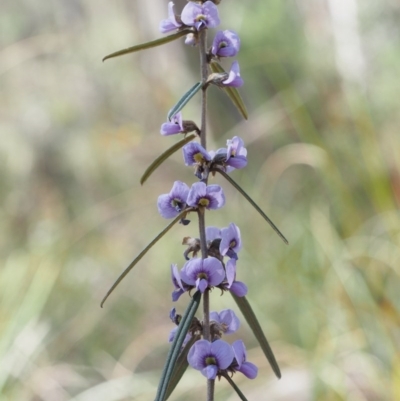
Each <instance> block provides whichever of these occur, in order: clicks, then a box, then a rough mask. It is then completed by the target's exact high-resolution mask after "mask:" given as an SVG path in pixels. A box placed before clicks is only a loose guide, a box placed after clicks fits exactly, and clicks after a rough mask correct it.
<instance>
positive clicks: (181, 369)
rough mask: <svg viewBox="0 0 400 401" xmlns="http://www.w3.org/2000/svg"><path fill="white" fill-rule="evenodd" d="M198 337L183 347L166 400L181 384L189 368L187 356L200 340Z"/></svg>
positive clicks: (192, 338)
mask: <svg viewBox="0 0 400 401" xmlns="http://www.w3.org/2000/svg"><path fill="white" fill-rule="evenodd" d="M198 339H199V338H198V337H195V336H193V337H191V339H190V340H189V341H188V342H187V344H186V345H185V346H184V347H183V350H182V351H181V353H180V354H179V357H178V359H177V361H176V363H175V366H174V371H173V372H172V376H171V380H170V381H169V385H168V388H167V392H166V394H165V400H167V399H168V398H169V396H170V395H171V394H172V392H173V391H174V390H175V387H176V386H177V384H178V383H179V382H180V380H181V378H182V376H183V374H184V373H185V372H186V369H187V367H188V366H189V362H188V360H187V355H188V353H189V350H190V348H192V345H193V344H194V343H195V342H196V341H197V340H198Z"/></svg>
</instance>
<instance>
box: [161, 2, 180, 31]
mask: <svg viewBox="0 0 400 401" xmlns="http://www.w3.org/2000/svg"><path fill="white" fill-rule="evenodd" d="M181 26H182V23H181V22H179V21H178V20H177V18H176V15H175V12H174V3H173V2H172V1H170V2H169V3H168V19H164V20H162V21H161V22H160V27H159V29H160V32H161V33H167V32H171V31H174V30H175V29H178V28H179V27H181Z"/></svg>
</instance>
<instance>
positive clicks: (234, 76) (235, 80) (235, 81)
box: [222, 61, 243, 88]
mask: <svg viewBox="0 0 400 401" xmlns="http://www.w3.org/2000/svg"><path fill="white" fill-rule="evenodd" d="M222 84H223V85H224V86H233V87H234V88H238V87H239V86H242V85H243V79H242V78H241V77H240V68H239V63H238V62H237V61H234V62H233V63H232V67H231V70H230V71H229V76H228V78H227V79H226V80H225V81H222Z"/></svg>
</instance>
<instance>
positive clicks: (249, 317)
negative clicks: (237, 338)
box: [230, 291, 282, 379]
mask: <svg viewBox="0 0 400 401" xmlns="http://www.w3.org/2000/svg"><path fill="white" fill-rule="evenodd" d="M230 293H231V295H232V297H233V299H234V300H235V302H236V303H237V305H238V307H239V309H240V311H241V312H242V313H243V316H244V318H245V319H246V322H247V323H248V325H249V326H250V328H251V330H252V331H253V333H254V336H255V337H256V339H257V341H258V343H259V344H260V346H261V349H262V350H263V352H264V355H265V356H266V358H267V360H268V362H269V364H270V365H271V368H272V370H273V371H274V373H275V375H276V377H277V378H278V379H280V378H281V377H282V375H281V371H280V369H279V365H278V362H276V359H275V356H274V353H273V352H272V349H271V347H270V345H269V343H268V340H267V339H266V337H265V335H264V333H263V331H262V328H261V326H260V323H258V320H257V318H256V315H255V314H254V312H253V309H252V308H251V306H250V304H249V301H247V299H246V297H238V296H236V295H235V294H234V293H233V292H231V291H230Z"/></svg>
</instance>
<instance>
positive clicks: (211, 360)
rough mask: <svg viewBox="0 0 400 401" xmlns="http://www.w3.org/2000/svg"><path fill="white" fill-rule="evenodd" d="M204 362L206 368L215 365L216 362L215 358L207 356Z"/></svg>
mask: <svg viewBox="0 0 400 401" xmlns="http://www.w3.org/2000/svg"><path fill="white" fill-rule="evenodd" d="M205 362H206V365H207V366H208V365H216V364H217V361H216V360H215V358H214V357H213V356H207V357H206V360H205Z"/></svg>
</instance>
